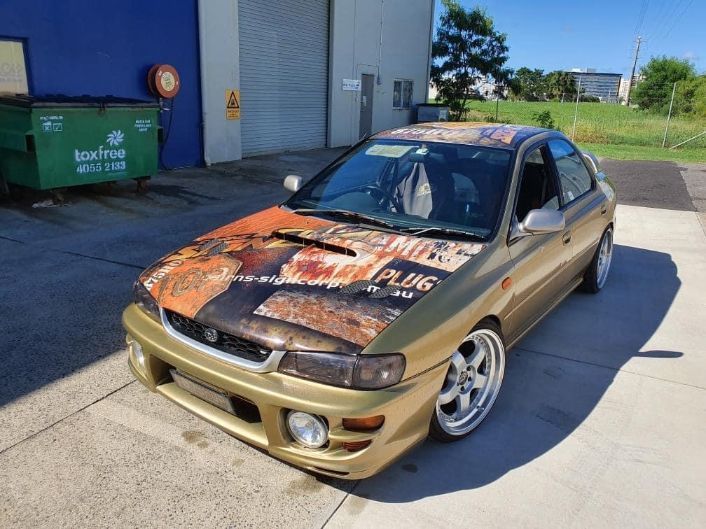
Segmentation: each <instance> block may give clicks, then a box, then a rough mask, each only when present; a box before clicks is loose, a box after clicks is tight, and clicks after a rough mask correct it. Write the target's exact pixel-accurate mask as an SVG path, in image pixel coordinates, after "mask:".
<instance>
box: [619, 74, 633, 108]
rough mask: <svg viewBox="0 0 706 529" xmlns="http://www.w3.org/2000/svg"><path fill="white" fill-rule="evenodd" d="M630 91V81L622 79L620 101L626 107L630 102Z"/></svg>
mask: <svg viewBox="0 0 706 529" xmlns="http://www.w3.org/2000/svg"><path fill="white" fill-rule="evenodd" d="M628 90H630V79H620V88H619V89H618V101H619V102H620V104H621V105H624V104H625V103H626V102H627V100H628Z"/></svg>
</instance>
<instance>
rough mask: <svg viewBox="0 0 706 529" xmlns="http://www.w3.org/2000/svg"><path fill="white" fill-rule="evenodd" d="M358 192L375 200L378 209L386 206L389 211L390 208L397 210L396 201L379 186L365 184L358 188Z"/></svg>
mask: <svg viewBox="0 0 706 529" xmlns="http://www.w3.org/2000/svg"><path fill="white" fill-rule="evenodd" d="M360 190H361V191H365V192H366V193H368V195H370V196H371V197H372V198H373V199H375V201H377V203H378V205H379V206H380V207H384V206H387V209H389V207H390V206H392V207H394V208H395V210H397V209H398V207H397V199H396V198H395V197H394V196H392V194H391V193H390V192H388V191H386V190H384V189H383V188H381V187H380V186H379V185H377V184H365V185H364V186H361V187H360ZM376 195H377V196H376Z"/></svg>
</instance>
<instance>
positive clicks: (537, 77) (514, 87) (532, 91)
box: [510, 66, 547, 101]
mask: <svg viewBox="0 0 706 529" xmlns="http://www.w3.org/2000/svg"><path fill="white" fill-rule="evenodd" d="M510 90H511V91H512V94H513V96H514V97H515V98H516V99H521V100H523V101H542V100H544V99H546V97H545V94H546V92H547V86H546V79H545V77H544V70H540V69H539V68H535V69H534V70H530V69H529V68H526V67H524V66H523V67H522V68H520V69H518V70H517V71H516V72H515V75H514V76H513V81H512V83H511V87H510Z"/></svg>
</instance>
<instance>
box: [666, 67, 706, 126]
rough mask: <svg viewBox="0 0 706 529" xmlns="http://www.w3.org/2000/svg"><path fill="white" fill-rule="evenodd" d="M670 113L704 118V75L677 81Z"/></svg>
mask: <svg viewBox="0 0 706 529" xmlns="http://www.w3.org/2000/svg"><path fill="white" fill-rule="evenodd" d="M672 113H674V114H691V115H693V116H696V117H698V118H706V75H699V76H698V77H694V78H693V79H687V80H686V81H681V82H678V83H677V89H676V93H675V95H674V108H673V110H672Z"/></svg>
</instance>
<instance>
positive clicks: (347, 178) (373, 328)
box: [123, 123, 616, 479]
mask: <svg viewBox="0 0 706 529" xmlns="http://www.w3.org/2000/svg"><path fill="white" fill-rule="evenodd" d="M285 187H287V189H289V190H290V191H292V192H294V194H293V196H292V197H291V198H290V199H289V200H287V201H286V202H284V203H283V204H281V205H280V206H277V207H272V208H269V209H266V210H264V211H261V212H259V213H256V214H254V215H251V216H249V217H245V218H243V219H240V220H238V221H235V222H233V223H231V224H228V225H226V226H223V227H221V228H219V229H216V230H215V231H213V232H211V233H208V234H206V235H203V236H201V237H199V238H198V239H196V240H195V241H193V242H191V243H189V244H188V245H186V246H184V247H183V248H181V249H179V250H177V251H175V252H173V253H171V254H169V255H167V256H166V257H164V258H162V259H161V260H159V261H158V262H157V263H155V264H154V265H152V266H151V267H150V268H149V269H148V270H146V271H145V272H144V273H143V274H142V275H141V276H140V278H139V279H138V281H137V282H136V283H135V301H134V303H133V304H131V305H130V306H129V307H128V308H127V309H126V310H125V313H124V315H123V323H124V326H125V329H126V330H127V333H128V334H127V343H128V349H129V364H130V368H131V369H132V372H133V373H134V375H135V377H137V379H138V380H139V381H140V382H142V383H143V384H144V385H145V386H147V387H148V388H149V389H150V390H152V391H154V392H156V393H159V394H161V395H163V396H165V397H167V398H168V399H170V400H172V401H174V402H175V403H177V404H178V405H180V406H182V407H183V408H185V409H187V410H189V411H190V412H192V413H194V414H196V415H198V416H199V417H201V418H203V419H205V420H207V421H209V422H210V423H212V424H214V425H216V426H218V427H219V428H221V429H223V430H225V431H226V432H228V433H230V434H232V435H234V436H235V437H238V438H240V439H242V440H244V441H246V442H248V443H251V444H253V445H255V446H258V447H260V448H263V449H265V450H267V451H268V452H269V453H270V454H272V455H273V456H275V457H278V458H281V459H283V460H286V461H289V462H291V463H294V464H295V465H299V466H302V467H305V468H307V469H309V470H312V471H315V472H319V473H322V474H327V475H330V476H336V477H343V478H350V479H358V478H363V477H367V476H370V475H373V474H375V473H377V472H379V471H380V470H381V469H383V468H384V467H385V466H387V465H389V464H390V463H391V462H392V461H394V460H395V459H396V458H398V457H400V456H401V455H402V454H403V453H404V452H406V451H407V450H409V449H410V448H412V447H413V446H414V445H416V444H417V443H419V442H421V441H423V440H424V439H425V438H426V437H427V435H431V436H432V437H434V438H435V439H438V440H440V441H455V440H458V439H462V438H463V437H465V436H467V435H468V434H469V433H471V432H472V431H473V430H474V429H475V428H476V427H477V426H478V425H479V424H480V423H481V422H482V421H483V419H484V418H485V417H486V416H487V414H488V413H489V412H490V410H491V408H492V406H493V403H494V402H495V400H496V398H497V396H498V393H499V391H500V388H501V385H502V381H503V373H504V370H505V358H506V351H507V349H508V348H510V347H511V346H512V345H513V344H514V343H516V342H517V341H518V340H519V339H520V338H521V337H522V336H523V335H524V334H525V333H527V332H528V331H529V330H530V329H531V328H532V326H533V325H535V324H536V323H537V322H538V321H539V320H540V319H541V318H542V317H543V316H544V315H545V314H547V312H549V311H550V310H551V309H552V308H553V307H554V306H555V305H556V304H558V303H559V302H560V301H561V300H562V299H563V298H564V297H566V296H567V295H568V294H569V293H571V291H572V290H574V289H575V288H576V287H579V286H581V287H582V288H583V289H585V290H587V291H589V292H594V293H595V292H598V291H599V290H601V288H603V286H604V284H605V283H606V279H607V276H608V272H609V269H610V264H611V257H612V249H613V228H614V214H615V203H616V199H615V191H614V187H613V184H612V183H611V182H610V180H609V179H608V178H607V177H606V176H605V175H604V174H603V173H602V172H601V170H600V168H599V165H598V162H597V160H596V159H595V158H594V157H593V156H591V155H590V154H587V153H582V152H581V151H580V150H579V149H577V148H576V146H574V145H573V144H572V143H571V142H570V141H569V140H568V139H567V138H566V137H565V136H563V135H562V134H561V133H559V132H556V131H549V130H545V129H537V128H531V127H520V126H512V125H489V124H480V123H436V124H424V125H412V126H407V127H402V128H398V129H394V130H389V131H385V132H381V133H379V134H377V135H375V136H373V137H372V138H370V139H367V140H365V141H363V142H361V143H360V144H358V145H356V146H354V147H353V148H352V149H350V150H349V151H348V152H346V153H345V154H344V155H342V156H341V157H340V158H339V159H337V160H336V161H334V162H333V163H332V164H331V165H329V166H328V167H327V168H326V169H324V170H323V171H322V172H321V173H319V174H318V175H317V176H315V177H314V178H313V179H311V180H310V181H309V182H308V183H306V184H305V185H303V186H302V180H301V178H300V177H298V176H294V175H290V176H288V177H287V178H286V179H285Z"/></svg>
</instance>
